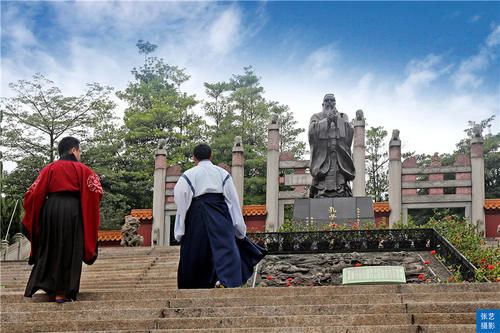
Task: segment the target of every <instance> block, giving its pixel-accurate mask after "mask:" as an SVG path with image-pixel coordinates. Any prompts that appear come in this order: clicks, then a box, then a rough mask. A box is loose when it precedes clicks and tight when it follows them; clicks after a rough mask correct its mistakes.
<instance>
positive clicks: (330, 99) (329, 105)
mask: <svg viewBox="0 0 500 333" xmlns="http://www.w3.org/2000/svg"><path fill="white" fill-rule="evenodd" d="M321 105H323V111H329V110H332V111H333V110H335V95H333V94H326V95H325V97H323V104H321Z"/></svg>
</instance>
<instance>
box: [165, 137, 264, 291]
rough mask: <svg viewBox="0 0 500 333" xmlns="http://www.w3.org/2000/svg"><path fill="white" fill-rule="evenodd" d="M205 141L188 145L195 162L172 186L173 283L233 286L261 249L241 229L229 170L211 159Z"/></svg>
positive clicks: (241, 279) (240, 282) (243, 279)
mask: <svg viewBox="0 0 500 333" xmlns="http://www.w3.org/2000/svg"><path fill="white" fill-rule="evenodd" d="M211 160H212V151H211V149H210V147H209V146H208V145H206V144H200V145H198V146H196V147H195V149H194V161H195V163H196V166H195V167H194V168H191V169H189V170H187V171H186V172H184V174H182V176H181V177H180V178H179V181H178V182H177V184H176V186H175V188H174V198H175V203H176V204H177V215H176V219H175V228H174V237H175V239H176V240H177V241H179V242H180V243H181V256H180V261H179V268H178V278H177V283H178V287H179V288H180V289H183V288H212V287H214V286H225V287H238V286H241V285H243V284H245V282H246V281H247V280H248V278H249V277H250V276H251V274H252V270H253V266H254V265H255V264H256V263H257V262H259V261H260V260H261V259H262V258H263V257H264V254H263V253H262V251H263V249H260V248H258V247H257V246H256V245H255V244H253V243H252V242H251V241H250V240H249V239H248V238H246V237H245V235H246V225H245V222H244V220H243V215H242V213H241V207H240V204H239V201H238V195H237V192H236V188H235V187H234V184H233V181H232V179H231V175H230V174H229V173H228V172H227V171H226V170H224V169H222V168H220V167H218V166H215V165H213V164H212V162H211Z"/></svg>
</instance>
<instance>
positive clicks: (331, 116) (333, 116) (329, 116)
mask: <svg viewBox="0 0 500 333" xmlns="http://www.w3.org/2000/svg"><path fill="white" fill-rule="evenodd" d="M326 118H327V119H328V123H330V124H331V123H336V122H337V115H336V114H335V112H333V111H330V112H328V113H327V114H326Z"/></svg>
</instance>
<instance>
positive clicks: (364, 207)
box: [356, 197, 375, 222]
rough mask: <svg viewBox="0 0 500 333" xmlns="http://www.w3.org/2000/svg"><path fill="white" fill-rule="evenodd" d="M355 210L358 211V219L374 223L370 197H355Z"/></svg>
mask: <svg viewBox="0 0 500 333" xmlns="http://www.w3.org/2000/svg"><path fill="white" fill-rule="evenodd" d="M356 208H358V209H359V218H360V219H361V220H367V221H371V222H375V220H374V218H375V216H374V213H373V201H372V198H370V197H356Z"/></svg>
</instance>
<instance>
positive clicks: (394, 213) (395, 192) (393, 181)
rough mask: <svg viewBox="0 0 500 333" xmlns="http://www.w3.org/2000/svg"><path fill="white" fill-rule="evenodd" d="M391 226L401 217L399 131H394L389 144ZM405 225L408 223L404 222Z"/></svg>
mask: <svg viewBox="0 0 500 333" xmlns="http://www.w3.org/2000/svg"><path fill="white" fill-rule="evenodd" d="M389 207H390V208H391V215H389V226H390V227H392V226H393V225H394V224H395V223H397V222H398V221H399V218H400V216H401V140H400V139H399V130H394V131H392V138H391V141H390V142H389ZM404 222H405V223H406V222H407V221H404Z"/></svg>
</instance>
